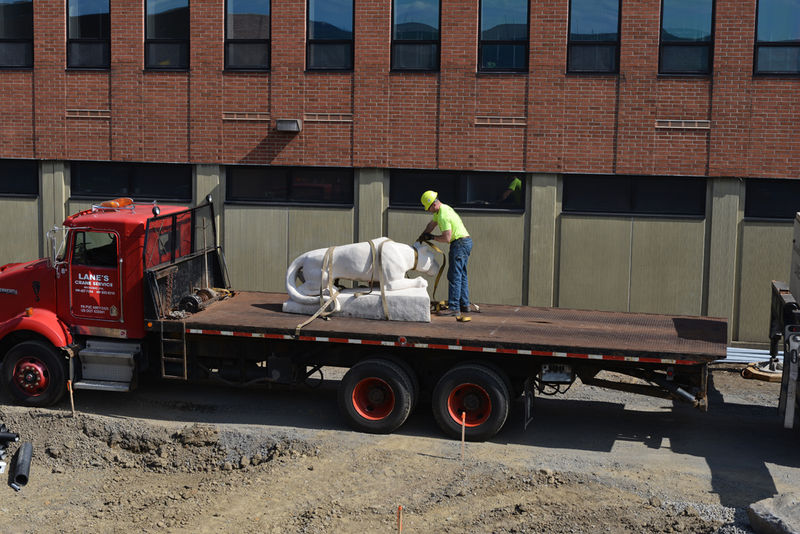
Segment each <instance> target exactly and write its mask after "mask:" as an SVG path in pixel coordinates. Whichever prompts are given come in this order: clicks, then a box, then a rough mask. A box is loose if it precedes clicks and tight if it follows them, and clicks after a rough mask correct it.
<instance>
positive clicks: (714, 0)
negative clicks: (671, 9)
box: [658, 0, 717, 77]
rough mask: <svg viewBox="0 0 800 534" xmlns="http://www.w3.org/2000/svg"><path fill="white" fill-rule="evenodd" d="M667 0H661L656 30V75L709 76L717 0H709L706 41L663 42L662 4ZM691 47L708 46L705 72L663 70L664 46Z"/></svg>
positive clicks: (712, 56) (711, 65)
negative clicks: (708, 37)
mask: <svg viewBox="0 0 800 534" xmlns="http://www.w3.org/2000/svg"><path fill="white" fill-rule="evenodd" d="M668 1H669V0H661V12H660V15H659V17H660V24H659V32H658V75H659V76H700V77H703V76H711V75H712V74H713V72H714V42H715V34H714V31H715V22H716V14H717V0H711V28H710V31H709V35H710V39H709V40H708V41H707V42H706V41H693V42H675V43H666V45H665V44H664V38H663V36H664V4H665V3H666V2H668ZM665 46H667V47H684V46H685V47H693V48H701V47H708V70H707V71H705V72H679V71H671V72H664V71H663V62H662V58H663V56H664V47H665Z"/></svg>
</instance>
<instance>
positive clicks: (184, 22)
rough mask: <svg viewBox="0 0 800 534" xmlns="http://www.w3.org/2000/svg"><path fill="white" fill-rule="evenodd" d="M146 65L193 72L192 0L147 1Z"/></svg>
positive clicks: (154, 67) (145, 31)
mask: <svg viewBox="0 0 800 534" xmlns="http://www.w3.org/2000/svg"><path fill="white" fill-rule="evenodd" d="M144 33H145V41H144V65H145V68H148V69H164V70H185V69H188V68H189V0H145V23H144Z"/></svg>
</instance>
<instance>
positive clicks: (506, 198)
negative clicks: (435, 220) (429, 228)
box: [389, 170, 525, 210]
mask: <svg viewBox="0 0 800 534" xmlns="http://www.w3.org/2000/svg"><path fill="white" fill-rule="evenodd" d="M429 189H432V190H434V191H436V192H437V193H438V194H439V199H440V200H441V201H442V202H444V203H445V204H449V205H450V206H453V207H458V208H477V209H511V210H523V209H525V175H524V174H521V173H520V174H514V173H504V172H448V171H424V170H419V171H418V170H394V171H392V173H391V178H390V183H389V205H390V206H392V207H413V208H419V209H422V203H421V202H420V198H421V197H422V193H424V192H425V191H427V190H429Z"/></svg>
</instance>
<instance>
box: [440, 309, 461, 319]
mask: <svg viewBox="0 0 800 534" xmlns="http://www.w3.org/2000/svg"><path fill="white" fill-rule="evenodd" d="M436 315H438V316H439V317H458V316H459V315H461V312H459V311H456V310H451V309H450V308H447V309H444V310H439V311H438V312H436Z"/></svg>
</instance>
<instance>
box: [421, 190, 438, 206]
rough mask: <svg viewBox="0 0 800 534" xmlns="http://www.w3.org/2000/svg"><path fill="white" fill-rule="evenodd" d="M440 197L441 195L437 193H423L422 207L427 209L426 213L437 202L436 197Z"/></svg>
mask: <svg viewBox="0 0 800 534" xmlns="http://www.w3.org/2000/svg"><path fill="white" fill-rule="evenodd" d="M438 196H439V193H437V192H436V191H425V192H424V193H422V206H423V207H424V208H425V211H428V208H430V207H431V204H433V201H434V200H436V197H438Z"/></svg>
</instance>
